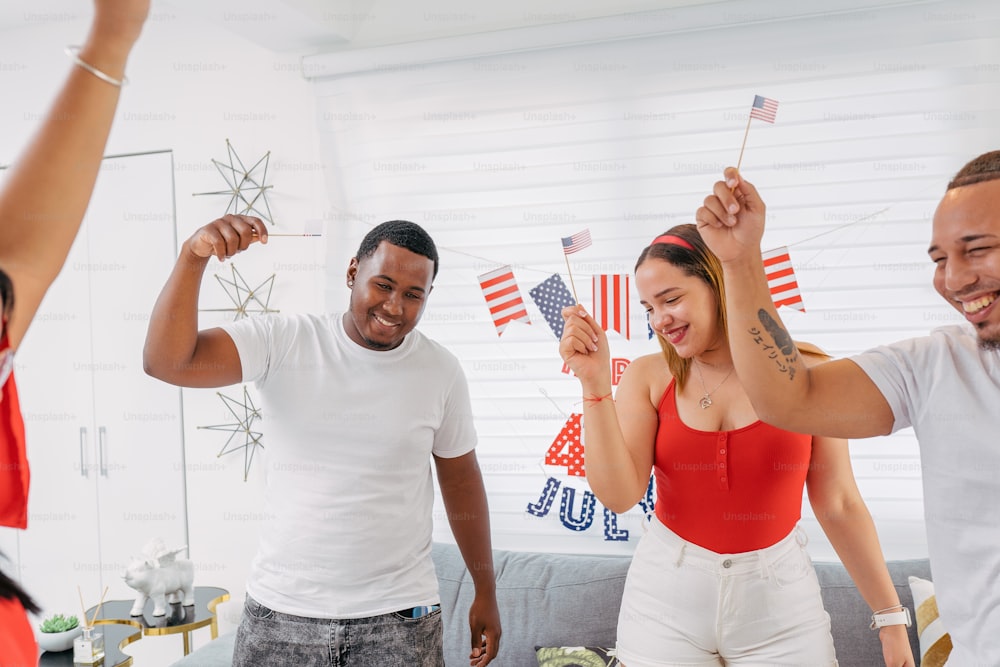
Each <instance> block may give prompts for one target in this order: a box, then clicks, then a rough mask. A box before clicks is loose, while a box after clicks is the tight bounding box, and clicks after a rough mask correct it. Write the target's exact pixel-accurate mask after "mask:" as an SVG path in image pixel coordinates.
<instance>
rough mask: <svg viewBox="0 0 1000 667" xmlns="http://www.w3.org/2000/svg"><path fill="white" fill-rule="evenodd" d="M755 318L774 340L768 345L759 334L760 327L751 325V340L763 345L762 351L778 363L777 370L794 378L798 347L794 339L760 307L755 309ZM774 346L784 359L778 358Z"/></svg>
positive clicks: (791, 378) (790, 378) (789, 377)
mask: <svg viewBox="0 0 1000 667" xmlns="http://www.w3.org/2000/svg"><path fill="white" fill-rule="evenodd" d="M757 319H759V320H760V323H761V325H762V326H763V327H764V329H765V330H766V331H767V333H768V334H770V335H771V339H772V340H773V341H774V345H770V344H768V343H766V342H764V336H763V335H762V334H761V331H760V329H758V328H757V327H752V328H751V329H750V330H749V333H750V335H751V336H753V340H754V342H755V343H757V344H758V345H761V346H763V348H764V352H767V353H768V355H767V356H768V359H772V360H774V363H775V364H777V365H778V370H779V371H781V372H782V373H788V379H789V380H793V379H795V363H796V362H797V361H798V359H799V351H798V348H796V347H795V341H793V340H792V337H791V335H789V333H788V332H787V331H786V330H785V328H784V327H782V326H781V325H780V324H779V323H778V322H776V321H775V319H774V318H773V317H771V315H770V313H768V312H767V311H766V310H764V309H763V308H761V309H760V310H758V311H757ZM775 347H777V348H778V350H780V351H781V355H783V356H784V360H782V359H781V358H779V355H778V352H777V350H775Z"/></svg>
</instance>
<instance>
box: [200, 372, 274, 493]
mask: <svg viewBox="0 0 1000 667" xmlns="http://www.w3.org/2000/svg"><path fill="white" fill-rule="evenodd" d="M216 394H218V396H219V398H221V399H222V402H223V403H225V404H226V408H227V409H228V410H229V412H230V413H232V415H233V417H234V418H236V423H235V424H215V425H213V426H199V427H198V428H203V429H208V430H211V431H229V432H230V433H229V438H228V439H227V440H226V443H225V444H224V445H223V446H222V450H221V451H220V452H219V453H218V454H216V458H219V457H221V456H222V455H223V454H231V453H233V452H237V451H239V450H241V449H242V450H243V481H244V482H245V481H247V477H248V476H249V474H250V464H251V463H252V462H253V455H254V453H255V452H256V451H257V448H258V447H260V448H262V449H263V447H264V445H263V444H261V438H262V437H263V435H264V434H263V433H261V432H259V431H254V430H253V424H254V422H255V421H257V420H259V419H262V417H261V414H260V410H259V409H258V408H257V407H256V406H255V405H254V404H253V399H252V398H250V393H249V392H248V391H247V387H246V385H243V402H242V403H240V402H239V401H237V400H236V399H235V398H230V397H229V396H226V395H224V394H222V393H221V392H216ZM240 434H242V438H243V442H242V444H240V443H239V440H238V439H237V442H236V443H233V440H234V439H235V438H236V437H237V435H240ZM231 443H233V446H232V447H230V444H231Z"/></svg>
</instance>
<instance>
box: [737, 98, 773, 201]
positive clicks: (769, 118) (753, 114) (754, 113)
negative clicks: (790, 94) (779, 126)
mask: <svg viewBox="0 0 1000 667" xmlns="http://www.w3.org/2000/svg"><path fill="white" fill-rule="evenodd" d="M777 113H778V101H777V100H772V99H771V98H770V97H763V96H761V95H754V96H753V104H751V105H750V116H749V117H748V118H747V129H746V130H744V132H743V144H742V145H741V146H740V157H739V159H738V160H737V161H736V169H737V170H739V168H740V165H741V164H743V149H745V148H746V147H747V135H749V134H750V121H751V120H753V119H754V118H759V119H761V120H762V121H765V122H767V123H773V122H774V118H775V115H776V114H777ZM734 189H735V188H734Z"/></svg>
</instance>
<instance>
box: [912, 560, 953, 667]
mask: <svg viewBox="0 0 1000 667" xmlns="http://www.w3.org/2000/svg"><path fill="white" fill-rule="evenodd" d="M909 581H910V591H912V592H913V606H914V607H915V608H916V610H917V612H916V623H917V635H918V636H919V637H920V664H921V666H922V667H942V665H944V664H945V663H946V662H947V661H948V656H949V655H951V648H952V647H951V635H949V634H948V632H947V631H946V630H945V627H944V624H943V623H942V622H941V619H940V618H938V608H937V597H936V596H935V595H934V582H933V581H928V580H927V579H921V578H920V577H912V576H911V577H910V578H909Z"/></svg>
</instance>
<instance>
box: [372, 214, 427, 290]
mask: <svg viewBox="0 0 1000 667" xmlns="http://www.w3.org/2000/svg"><path fill="white" fill-rule="evenodd" d="M382 241H388V242H389V243H391V244H392V245H395V246H399V247H400V248H406V249H407V250H409V251H410V252H414V253H416V254H418V255H423V256H424V257H426V258H428V259H429V260H431V261H432V262H434V274H433V275H432V276H431V279H432V280H433V279H434V278H436V277H437V272H438V252H437V246H435V245H434V240H433V239H432V238H431V236H430V234H428V233H427V232H426V231H424V228H423V227H421V226H420V225H418V224H417V223H415V222H410V221H408V220H389V221H388V222H383V223H381V224H379V225H376V226H375V227H373V228H372V230H371V231H370V232H368V233H367V234H365V237H364V238H363V239H361V245H360V246H358V252H357V254H356V255H355V257H356V258H357V260H358V261H359V262H360V261H361V260H362V259H364V258H366V257H371V256H372V255H374V254H375V250H376V249H377V248H378V245H379V243H381V242H382Z"/></svg>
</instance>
